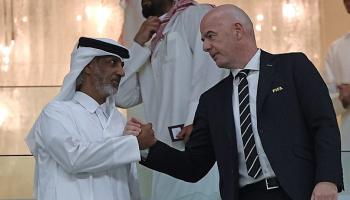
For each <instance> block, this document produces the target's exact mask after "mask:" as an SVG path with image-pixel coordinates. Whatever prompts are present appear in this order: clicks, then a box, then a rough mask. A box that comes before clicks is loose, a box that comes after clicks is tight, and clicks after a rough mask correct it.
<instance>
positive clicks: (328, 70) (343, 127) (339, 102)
mask: <svg viewBox="0 0 350 200" xmlns="http://www.w3.org/2000/svg"><path fill="white" fill-rule="evenodd" d="M343 1H344V6H345V9H346V11H347V12H348V14H350V0H343ZM349 55H350V32H349V33H346V34H345V35H343V36H342V37H340V38H338V39H337V40H336V41H334V42H333V43H332V45H331V47H330V48H329V51H328V54H327V57H326V62H325V73H324V77H323V78H324V79H325V81H326V83H327V86H328V88H329V92H330V94H331V96H332V101H333V105H334V109H335V111H336V113H337V116H338V117H339V116H340V117H341V118H340V121H339V128H340V133H341V146H342V150H343V151H350V56H349Z"/></svg>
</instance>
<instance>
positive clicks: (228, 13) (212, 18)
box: [201, 4, 255, 38]
mask: <svg viewBox="0 0 350 200" xmlns="http://www.w3.org/2000/svg"><path fill="white" fill-rule="evenodd" d="M212 22H216V23H218V22H219V23H222V24H223V25H226V26H227V25H231V24H234V23H240V24H241V25H242V26H243V28H244V29H245V30H246V31H247V33H248V36H250V37H253V38H255V36H254V28H253V23H252V21H251V20H250V18H249V16H248V15H247V14H246V13H245V12H244V11H243V10H242V9H240V8H239V7H237V6H235V5H232V4H224V5H221V6H218V7H215V8H213V9H212V10H210V11H209V12H208V13H207V14H206V15H205V16H204V17H203V19H202V21H201V25H202V24H205V23H212Z"/></svg>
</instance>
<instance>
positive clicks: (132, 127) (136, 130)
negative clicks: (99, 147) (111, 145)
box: [123, 117, 142, 136]
mask: <svg viewBox="0 0 350 200" xmlns="http://www.w3.org/2000/svg"><path fill="white" fill-rule="evenodd" d="M141 124H142V122H141V121H140V120H138V119H136V118H134V117H132V118H131V119H130V120H129V121H128V122H127V123H126V125H125V128H124V132H123V135H134V136H138V135H139V134H140V132H141Z"/></svg>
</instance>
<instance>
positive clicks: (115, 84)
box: [111, 79, 120, 87]
mask: <svg viewBox="0 0 350 200" xmlns="http://www.w3.org/2000/svg"><path fill="white" fill-rule="evenodd" d="M111 83H112V85H113V86H114V87H118V86H119V83H120V80H119V79H112V81H111Z"/></svg>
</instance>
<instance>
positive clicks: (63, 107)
mask: <svg viewBox="0 0 350 200" xmlns="http://www.w3.org/2000/svg"><path fill="white" fill-rule="evenodd" d="M70 104H72V102H71V101H56V100H53V101H51V102H49V103H48V104H47V105H46V106H45V107H44V109H43V113H45V114H46V115H50V116H51V115H56V114H65V113H68V112H69V110H70V106H69V105H70Z"/></svg>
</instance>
